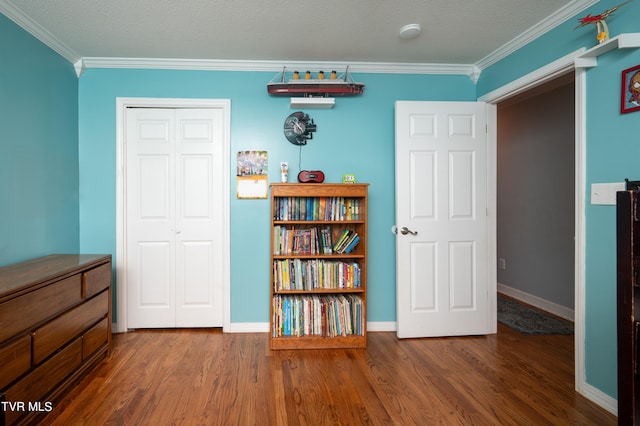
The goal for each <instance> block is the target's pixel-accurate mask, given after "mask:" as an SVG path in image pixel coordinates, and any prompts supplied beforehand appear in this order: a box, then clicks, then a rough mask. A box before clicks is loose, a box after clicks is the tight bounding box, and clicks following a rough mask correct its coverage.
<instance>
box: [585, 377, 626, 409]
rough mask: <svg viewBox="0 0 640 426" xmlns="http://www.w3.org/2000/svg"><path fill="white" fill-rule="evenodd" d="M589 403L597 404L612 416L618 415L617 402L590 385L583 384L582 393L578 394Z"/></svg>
mask: <svg viewBox="0 0 640 426" xmlns="http://www.w3.org/2000/svg"><path fill="white" fill-rule="evenodd" d="M580 393H581V394H583V395H584V396H585V397H586V398H587V399H589V400H590V401H592V402H594V403H596V404H598V405H599V406H600V407H602V408H604V409H605V410H607V411H608V412H610V413H611V414H613V415H614V416H617V415H618V401H617V400H616V399H615V398H612V397H610V396H609V395H607V394H606V393H604V392H602V391H601V390H599V389H596V388H594V387H593V386H591V385H590V384H587V383H585V384H584V392H580Z"/></svg>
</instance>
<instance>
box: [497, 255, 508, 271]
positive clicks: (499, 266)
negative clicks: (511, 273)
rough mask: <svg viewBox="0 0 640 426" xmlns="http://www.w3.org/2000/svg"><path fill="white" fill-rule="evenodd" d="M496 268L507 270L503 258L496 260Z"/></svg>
mask: <svg viewBox="0 0 640 426" xmlns="http://www.w3.org/2000/svg"><path fill="white" fill-rule="evenodd" d="M498 268H500V269H502V270H505V269H507V261H506V260H504V258H503V257H501V258H500V259H498Z"/></svg>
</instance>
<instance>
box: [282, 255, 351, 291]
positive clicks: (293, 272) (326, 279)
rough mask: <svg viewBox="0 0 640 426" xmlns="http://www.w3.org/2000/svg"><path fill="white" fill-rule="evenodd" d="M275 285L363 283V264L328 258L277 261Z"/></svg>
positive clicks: (306, 287)
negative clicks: (361, 269)
mask: <svg viewBox="0 0 640 426" xmlns="http://www.w3.org/2000/svg"><path fill="white" fill-rule="evenodd" d="M273 286H274V287H273V288H274V289H275V290H276V291H281V290H316V289H340V288H359V287H360V264H358V263H357V262H340V261H335V260H326V259H309V260H302V259H282V260H274V261H273Z"/></svg>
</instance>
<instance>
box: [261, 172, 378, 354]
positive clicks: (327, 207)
mask: <svg viewBox="0 0 640 426" xmlns="http://www.w3.org/2000/svg"><path fill="white" fill-rule="evenodd" d="M368 187H369V185H368V184H329V183H325V184H302V183H274V184H271V248H270V252H271V256H270V257H271V262H270V264H271V272H270V277H269V280H270V288H271V297H270V303H271V308H270V314H271V315H270V347H271V349H328V348H365V347H366V346H367V332H366V318H367V312H366V306H367V242H368V241H367V238H368V235H367V223H368V209H367V201H368ZM343 236H344V240H345V242H344V243H343V244H338V242H339V241H340V239H341V237H343ZM356 238H357V240H356ZM349 240H351V244H350V243H349ZM354 240H356V241H357V242H356V243H353V241H354Z"/></svg>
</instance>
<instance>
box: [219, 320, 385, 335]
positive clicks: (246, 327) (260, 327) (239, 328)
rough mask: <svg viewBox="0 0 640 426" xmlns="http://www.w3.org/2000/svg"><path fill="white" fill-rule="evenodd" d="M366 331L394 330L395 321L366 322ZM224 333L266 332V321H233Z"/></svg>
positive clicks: (267, 329) (267, 330)
mask: <svg viewBox="0 0 640 426" xmlns="http://www.w3.org/2000/svg"><path fill="white" fill-rule="evenodd" d="M367 331H396V323H395V321H389V322H368V323H367ZM224 332H225V333H268V332H269V323H268V322H234V323H231V326H230V327H229V329H225V330H224Z"/></svg>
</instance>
